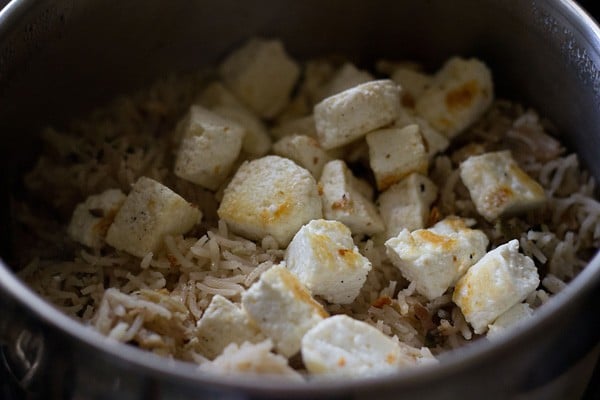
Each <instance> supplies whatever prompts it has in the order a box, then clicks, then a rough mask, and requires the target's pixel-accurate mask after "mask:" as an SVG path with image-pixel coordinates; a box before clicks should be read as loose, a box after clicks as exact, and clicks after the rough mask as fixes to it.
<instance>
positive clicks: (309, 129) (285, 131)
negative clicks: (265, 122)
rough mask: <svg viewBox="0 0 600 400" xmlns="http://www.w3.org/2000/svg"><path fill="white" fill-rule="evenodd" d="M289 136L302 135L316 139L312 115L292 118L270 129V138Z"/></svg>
mask: <svg viewBox="0 0 600 400" xmlns="http://www.w3.org/2000/svg"><path fill="white" fill-rule="evenodd" d="M290 135H304V136H310V137H315V138H316V137H317V128H316V127H315V118H314V117H313V116H312V115H307V116H304V117H300V118H294V119H290V120H288V121H285V122H282V123H280V124H279V125H276V126H274V127H273V128H272V129H271V136H273V137H274V138H275V139H279V138H282V137H284V136H290Z"/></svg>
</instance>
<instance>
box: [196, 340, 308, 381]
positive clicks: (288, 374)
mask: <svg viewBox="0 0 600 400" xmlns="http://www.w3.org/2000/svg"><path fill="white" fill-rule="evenodd" d="M272 347H273V343H272V342H271V341H270V340H265V341H264V342H260V343H256V344H253V343H248V342H245V343H243V344H242V345H237V344H236V343H232V344H230V345H229V346H227V347H226V348H225V350H224V351H223V354H221V355H220V356H219V357H217V358H216V359H215V360H214V361H212V362H206V363H203V364H201V365H200V367H199V370H200V371H202V372H206V373H209V374H219V375H221V376H223V375H225V374H226V375H231V374H243V375H245V376H246V377H247V376H248V375H254V376H253V378H254V379H273V380H275V379H276V380H278V381H280V380H281V379H282V378H283V379H287V380H289V381H290V382H304V378H303V377H302V375H300V374H299V373H298V372H297V371H295V370H294V369H293V368H292V367H290V366H289V364H288V360H287V358H285V357H282V356H280V355H279V354H273V353H272V352H271V348H272Z"/></svg>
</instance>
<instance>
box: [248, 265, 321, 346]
mask: <svg viewBox="0 0 600 400" xmlns="http://www.w3.org/2000/svg"><path fill="white" fill-rule="evenodd" d="M242 305H243V306H244V309H245V310H246V312H247V313H248V315H249V316H250V318H251V319H252V320H253V321H254V323H256V324H257V325H258V326H259V327H260V329H261V331H262V332H263V333H264V334H265V335H267V336H268V337H269V338H271V339H272V340H273V342H274V344H275V348H276V349H277V351H278V352H279V353H280V354H282V355H284V356H286V357H291V356H293V355H294V354H296V353H297V352H298V350H300V343H301V341H302V337H303V336H304V334H305V333H306V332H307V331H308V330H309V329H310V328H312V327H313V326H315V325H316V324H317V323H318V322H319V321H321V320H322V319H323V318H327V317H328V314H327V312H326V311H325V309H323V306H321V304H319V303H318V302H317V301H316V300H315V299H313V298H312V296H311V294H310V292H309V291H308V289H306V287H304V285H302V283H300V281H299V280H298V278H296V276H295V275H294V274H292V273H291V272H290V271H288V270H287V268H286V267H285V266H283V265H276V266H274V267H271V268H270V269H269V270H267V271H266V272H263V274H262V275H261V277H260V279H259V281H258V282H256V283H254V284H253V285H252V286H251V287H250V288H249V289H248V290H247V291H246V292H244V293H243V294H242Z"/></svg>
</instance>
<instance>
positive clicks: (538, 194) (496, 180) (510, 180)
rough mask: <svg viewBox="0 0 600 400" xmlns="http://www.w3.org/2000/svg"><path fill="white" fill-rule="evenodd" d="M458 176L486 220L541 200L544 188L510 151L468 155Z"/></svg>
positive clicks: (513, 212)
mask: <svg viewBox="0 0 600 400" xmlns="http://www.w3.org/2000/svg"><path fill="white" fill-rule="evenodd" d="M460 177H461V179H462V181H463V183H464V184H465V186H466V187H467V189H469V193H470V194H471V199H472V200H473V203H475V207H476V208H477V212H478V213H479V214H481V215H482V216H483V217H484V218H485V219H487V220H488V221H493V220H494V219H496V218H498V217H500V216H503V215H513V214H518V213H521V212H525V211H527V210H531V209H534V208H537V207H539V206H541V205H542V204H544V202H545V201H546V195H545V193H544V189H543V188H542V187H541V186H540V184H539V183H537V182H536V181H535V180H534V179H532V178H531V177H529V176H528V175H527V174H526V173H525V172H524V171H523V170H522V169H521V168H519V166H518V165H517V163H516V161H515V160H514V159H513V158H512V156H511V154H510V152H509V151H499V152H494V153H485V154H482V155H479V156H471V157H469V158H467V160H466V161H463V162H462V163H461V164H460Z"/></svg>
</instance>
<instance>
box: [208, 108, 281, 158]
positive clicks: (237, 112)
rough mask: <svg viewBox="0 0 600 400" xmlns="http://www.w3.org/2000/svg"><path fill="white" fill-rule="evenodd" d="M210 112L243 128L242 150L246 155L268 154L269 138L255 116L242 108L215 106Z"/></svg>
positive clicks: (261, 123)
mask: <svg viewBox="0 0 600 400" xmlns="http://www.w3.org/2000/svg"><path fill="white" fill-rule="evenodd" d="M212 111H213V112H215V113H216V114H218V115H220V116H221V117H223V118H226V119H228V120H230V121H233V122H236V123H237V124H238V125H239V126H241V127H242V128H244V137H243V139H242V150H243V151H244V152H245V153H246V154H248V155H250V156H251V157H262V156H264V155H265V154H267V153H268V152H269V150H270V149H271V137H270V136H269V132H268V131H267V128H266V127H265V124H263V122H262V121H261V120H260V119H259V118H258V117H257V116H256V115H254V114H252V113H251V112H250V111H248V110H247V109H246V108H243V107H231V106H216V107H214V108H213V109H212Z"/></svg>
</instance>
